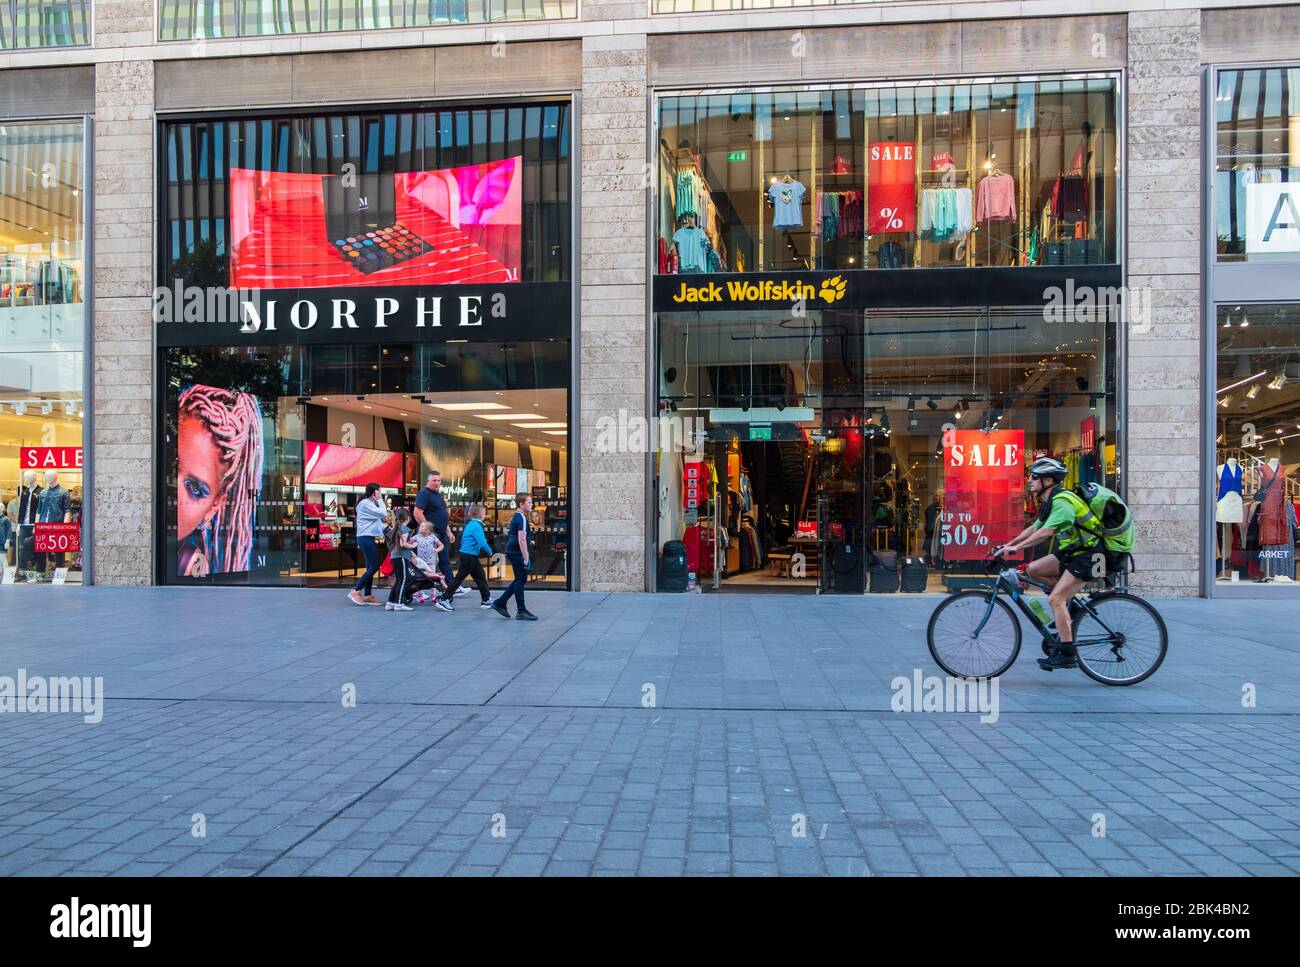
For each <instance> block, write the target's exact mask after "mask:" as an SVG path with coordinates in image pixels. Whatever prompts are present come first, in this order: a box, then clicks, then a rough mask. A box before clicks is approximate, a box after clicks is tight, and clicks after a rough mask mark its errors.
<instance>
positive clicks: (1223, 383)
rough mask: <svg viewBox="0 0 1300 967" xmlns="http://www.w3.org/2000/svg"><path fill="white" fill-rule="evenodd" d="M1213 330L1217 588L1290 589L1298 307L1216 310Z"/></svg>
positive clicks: (1298, 499) (1298, 415)
mask: <svg viewBox="0 0 1300 967" xmlns="http://www.w3.org/2000/svg"><path fill="white" fill-rule="evenodd" d="M1216 320H1217V329H1216V332H1217V334H1218V339H1217V340H1216V341H1217V344H1218V364H1217V374H1216V380H1215V382H1216V387H1215V390H1216V391H1215V400H1216V403H1217V405H1216V406H1215V413H1216V416H1217V421H1216V436H1215V461H1214V463H1215V465H1214V471H1213V477H1212V479H1211V481H1210V485H1211V501H1210V502H1209V506H1210V507H1211V508H1212V514H1213V519H1214V524H1215V545H1214V558H1215V561H1214V563H1215V578H1216V583H1217V584H1232V583H1241V582H1253V583H1258V584H1270V585H1284V586H1286V585H1292V584H1294V583H1295V581H1296V577H1297V575H1296V553H1295V544H1296V539H1297V533H1298V532H1297V527H1296V514H1297V511H1300V305H1298V304H1295V303H1285V304H1244V305H1231V306H1228V305H1220V306H1218V308H1217V312H1216Z"/></svg>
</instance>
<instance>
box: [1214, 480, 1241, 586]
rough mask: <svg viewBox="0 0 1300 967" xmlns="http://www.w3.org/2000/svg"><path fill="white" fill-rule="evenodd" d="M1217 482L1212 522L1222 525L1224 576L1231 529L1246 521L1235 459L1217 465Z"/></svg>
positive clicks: (1221, 541) (1220, 555)
mask: <svg viewBox="0 0 1300 967" xmlns="http://www.w3.org/2000/svg"><path fill="white" fill-rule="evenodd" d="M1217 480H1218V482H1219V493H1218V502H1217V503H1216V505H1215V508H1214V520H1215V521H1216V522H1217V523H1219V524H1221V525H1223V526H1221V527H1220V528H1219V531H1220V538H1219V548H1220V550H1219V561H1220V574H1222V575H1226V574H1227V573H1228V572H1229V571H1230V570H1231V564H1230V561H1229V548H1230V547H1231V544H1232V542H1231V540H1230V539H1229V538H1230V536H1231V527H1232V525H1233V524H1240V523H1241V522H1242V521H1244V520H1245V519H1246V508H1245V505H1244V504H1243V503H1242V496H1241V464H1240V463H1238V462H1237V458H1236V457H1229V458H1228V459H1227V461H1226V462H1224V463H1222V464H1220V465H1219V468H1218V471H1217Z"/></svg>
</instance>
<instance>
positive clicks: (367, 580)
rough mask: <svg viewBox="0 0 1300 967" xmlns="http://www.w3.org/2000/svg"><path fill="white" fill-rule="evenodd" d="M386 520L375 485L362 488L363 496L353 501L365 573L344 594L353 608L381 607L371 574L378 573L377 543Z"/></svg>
mask: <svg viewBox="0 0 1300 967" xmlns="http://www.w3.org/2000/svg"><path fill="white" fill-rule="evenodd" d="M387 519H388V508H387V507H386V506H385V505H384V495H383V494H381V493H380V492H379V484H377V483H368V484H366V495H365V497H363V498H362V499H361V500H359V501H357V547H359V548H361V555H362V557H364V558H365V559H366V570H365V572H364V573H363V574H362V575H361V577H360V579H358V581H357V583H356V584H354V585H353V586H352V590H351V591H349V592H348V600H349V601H351V602H352V603H353V604H383V602H382V601H380V600H379V599H378V598H376V597H375V595H374V580H375V572H376V571H378V570H379V558H380V554H379V544H378V543H377V541H378V539H379V538H381V537H383V536H384V521H385V520H387Z"/></svg>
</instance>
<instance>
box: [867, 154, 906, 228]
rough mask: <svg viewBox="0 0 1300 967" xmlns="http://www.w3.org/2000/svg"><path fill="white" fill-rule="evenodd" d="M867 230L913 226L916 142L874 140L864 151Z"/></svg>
mask: <svg viewBox="0 0 1300 967" xmlns="http://www.w3.org/2000/svg"><path fill="white" fill-rule="evenodd" d="M867 212H868V214H867V232H868V233H869V234H870V233H875V232H911V231H914V230H915V228H916V145H915V144H913V143H912V142H911V141H873V142H872V143H871V147H870V148H869V149H868V152H867Z"/></svg>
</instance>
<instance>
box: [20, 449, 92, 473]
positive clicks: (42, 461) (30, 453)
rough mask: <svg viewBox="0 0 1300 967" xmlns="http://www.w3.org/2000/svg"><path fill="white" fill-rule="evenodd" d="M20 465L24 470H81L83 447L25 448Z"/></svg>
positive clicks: (21, 452) (21, 454) (22, 450)
mask: <svg viewBox="0 0 1300 967" xmlns="http://www.w3.org/2000/svg"><path fill="white" fill-rule="evenodd" d="M18 465H19V466H20V467H21V468H22V469H23V470H80V469H81V447H23V448H22V449H21V450H19V451H18Z"/></svg>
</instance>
